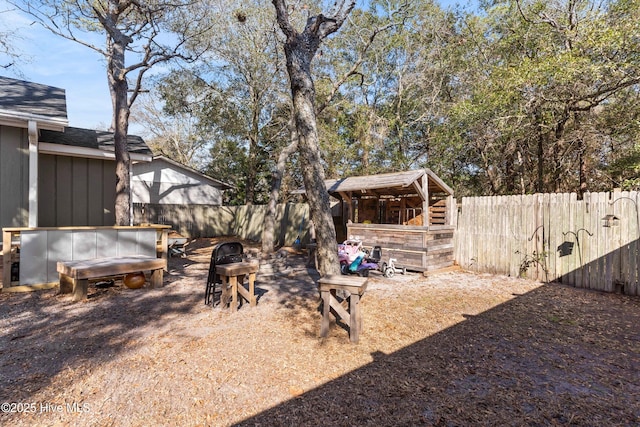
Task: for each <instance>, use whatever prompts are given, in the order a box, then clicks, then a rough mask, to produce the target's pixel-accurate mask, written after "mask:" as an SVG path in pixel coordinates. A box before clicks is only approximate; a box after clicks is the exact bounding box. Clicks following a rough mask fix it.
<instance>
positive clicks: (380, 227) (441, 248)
mask: <svg viewBox="0 0 640 427" xmlns="http://www.w3.org/2000/svg"><path fill="white" fill-rule="evenodd" d="M347 227H348V230H347V232H348V234H349V236H353V237H354V238H357V239H360V240H362V242H363V245H364V246H365V247H373V246H376V245H378V246H381V248H382V258H383V260H386V259H387V258H395V259H396V260H397V264H398V265H399V266H401V267H406V268H407V269H408V270H414V271H434V270H438V269H441V268H446V267H449V266H451V265H453V236H454V227H453V226H433V227H422V226H411V225H396V224H358V223H352V224H348V226H347Z"/></svg>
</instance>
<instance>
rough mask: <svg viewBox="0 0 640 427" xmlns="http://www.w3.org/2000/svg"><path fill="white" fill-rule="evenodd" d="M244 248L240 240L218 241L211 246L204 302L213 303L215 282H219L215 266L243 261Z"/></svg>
mask: <svg viewBox="0 0 640 427" xmlns="http://www.w3.org/2000/svg"><path fill="white" fill-rule="evenodd" d="M243 253H244V249H243V247H242V243H240V242H224V243H218V244H217V245H215V246H214V247H213V251H212V252H211V263H210V264H209V277H208V278H207V288H206V290H205V294H204V303H205V304H209V303H212V302H213V303H214V304H215V301H214V300H215V298H214V296H215V289H216V284H218V283H221V281H220V276H218V275H217V274H216V266H217V265H222V264H231V263H233V262H242V261H243Z"/></svg>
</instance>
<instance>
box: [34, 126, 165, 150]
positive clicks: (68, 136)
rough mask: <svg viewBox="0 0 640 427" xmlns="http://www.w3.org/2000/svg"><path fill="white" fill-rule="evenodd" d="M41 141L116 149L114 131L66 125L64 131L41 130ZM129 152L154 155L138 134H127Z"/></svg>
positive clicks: (100, 148) (99, 148)
mask: <svg viewBox="0 0 640 427" xmlns="http://www.w3.org/2000/svg"><path fill="white" fill-rule="evenodd" d="M39 141H40V142H49V143H52V144H62V145H71V146H74V147H85V148H94V149H98V150H104V151H114V139H113V132H107V131H101V130H91V129H81V128H74V127H66V128H65V129H64V132H56V131H52V130H45V129H42V130H40V138H39ZM127 145H128V147H129V153H136V154H143V155H149V156H151V155H153V153H152V152H151V149H150V148H149V147H148V146H147V144H145V142H144V140H143V139H142V138H140V137H139V136H136V135H128V136H127Z"/></svg>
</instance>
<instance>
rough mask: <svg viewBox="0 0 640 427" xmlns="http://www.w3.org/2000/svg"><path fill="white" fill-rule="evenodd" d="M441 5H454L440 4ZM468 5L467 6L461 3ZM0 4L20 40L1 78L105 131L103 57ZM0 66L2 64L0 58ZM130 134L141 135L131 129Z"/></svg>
mask: <svg viewBox="0 0 640 427" xmlns="http://www.w3.org/2000/svg"><path fill="white" fill-rule="evenodd" d="M440 3H441V4H442V5H444V6H445V7H446V6H449V5H452V4H455V3H457V2H456V1H455V0H441V1H440ZM462 3H467V2H462ZM9 9H11V7H10V6H9V5H8V4H7V3H6V1H5V0H0V11H5V12H3V13H0V32H6V31H12V32H15V33H16V34H18V35H19V36H20V37H21V39H19V40H17V41H14V43H13V45H14V47H15V50H16V51H18V52H21V53H22V61H23V62H22V63H20V64H19V65H18V68H17V70H16V71H17V72H15V71H8V70H1V69H0V75H3V76H6V77H12V78H18V79H22V80H27V81H31V82H35V83H41V84H46V85H49V86H55V87H59V88H62V89H65V91H66V95H67V115H68V118H69V126H73V127H81V128H87V129H98V128H100V129H105V128H108V127H109V125H110V123H111V115H112V107H111V97H110V95H109V88H108V85H107V76H106V71H105V63H104V60H103V57H102V56H101V55H99V54H98V53H96V52H94V51H92V50H91V49H89V48H87V47H85V46H82V45H80V44H78V43H75V42H72V41H68V40H65V39H63V38H61V37H59V36H55V35H53V34H52V33H50V32H49V31H48V30H46V29H44V28H42V27H41V26H40V25H37V24H31V23H32V21H33V19H31V18H29V17H28V16H26V15H24V14H22V13H19V12H6V11H7V10H9ZM0 63H4V61H3V55H2V54H0ZM129 132H130V133H141V132H140V128H139V127H137V126H136V125H133V124H132V125H131V126H130V129H129Z"/></svg>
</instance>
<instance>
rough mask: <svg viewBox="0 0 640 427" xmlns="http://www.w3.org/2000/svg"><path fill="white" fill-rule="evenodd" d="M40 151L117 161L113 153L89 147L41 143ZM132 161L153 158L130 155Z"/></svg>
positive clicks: (135, 154)
mask: <svg viewBox="0 0 640 427" xmlns="http://www.w3.org/2000/svg"><path fill="white" fill-rule="evenodd" d="M38 151H39V152H40V153H42V154H53V155H56V156H69V157H84V158H90V159H101V160H115V159H116V155H115V153H114V152H113V151H105V150H99V149H95V148H87V147H75V146H72V145H62V144H52V143H50V142H40V143H39V144H38ZM129 157H130V158H131V161H134V162H150V161H151V160H152V159H153V156H152V155H150V154H140V153H129Z"/></svg>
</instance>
